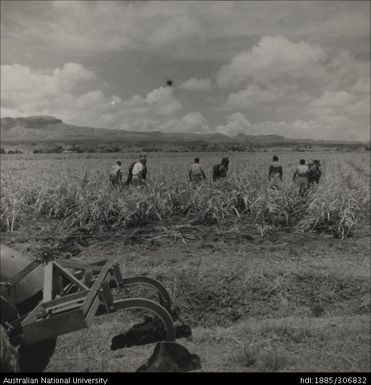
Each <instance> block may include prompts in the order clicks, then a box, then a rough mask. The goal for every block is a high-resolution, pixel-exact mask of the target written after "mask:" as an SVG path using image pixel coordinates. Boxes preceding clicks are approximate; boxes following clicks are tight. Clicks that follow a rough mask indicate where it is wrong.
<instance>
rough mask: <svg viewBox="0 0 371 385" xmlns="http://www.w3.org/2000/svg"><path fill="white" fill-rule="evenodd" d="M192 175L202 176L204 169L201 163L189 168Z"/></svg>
mask: <svg viewBox="0 0 371 385" xmlns="http://www.w3.org/2000/svg"><path fill="white" fill-rule="evenodd" d="M189 171H190V173H191V175H202V167H201V165H200V163H193V164H192V165H191V167H190V168H189Z"/></svg>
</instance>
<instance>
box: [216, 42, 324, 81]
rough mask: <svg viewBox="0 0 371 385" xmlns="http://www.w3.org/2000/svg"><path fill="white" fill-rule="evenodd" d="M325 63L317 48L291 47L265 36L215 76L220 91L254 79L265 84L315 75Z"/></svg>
mask: <svg viewBox="0 0 371 385" xmlns="http://www.w3.org/2000/svg"><path fill="white" fill-rule="evenodd" d="M326 59H327V55H326V53H325V51H324V50H323V49H322V47H321V46H319V45H314V44H309V43H306V42H304V41H301V42H299V43H294V42H291V41H290V40H288V39H287V38H286V37H283V36H265V37H263V38H262V39H261V40H260V42H259V43H258V44H257V45H255V46H253V47H252V48H251V49H250V50H245V51H242V52H240V53H238V54H237V55H236V56H234V57H233V59H232V60H231V61H230V63H228V64H226V65H224V66H222V68H221V69H220V71H219V72H218V74H217V84H218V85H219V86H220V87H229V86H235V85H240V84H241V83H244V82H246V81H248V80H249V79H254V80H255V81H259V82H262V83H264V82H267V81H270V80H272V79H277V78H279V77H281V76H290V77H303V76H304V77H308V76H311V75H317V74H318V70H319V68H318V65H319V64H321V63H323V62H324V61H325V60H326Z"/></svg>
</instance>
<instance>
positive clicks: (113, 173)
mask: <svg viewBox="0 0 371 385" xmlns="http://www.w3.org/2000/svg"><path fill="white" fill-rule="evenodd" d="M120 171H121V166H119V165H118V164H115V165H114V166H112V168H111V172H110V175H111V176H117V175H118V174H119V172H120Z"/></svg>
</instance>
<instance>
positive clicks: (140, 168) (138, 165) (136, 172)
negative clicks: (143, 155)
mask: <svg viewBox="0 0 371 385" xmlns="http://www.w3.org/2000/svg"><path fill="white" fill-rule="evenodd" d="M142 171H143V164H142V163H141V162H137V163H135V164H134V167H133V176H134V175H141V174H142Z"/></svg>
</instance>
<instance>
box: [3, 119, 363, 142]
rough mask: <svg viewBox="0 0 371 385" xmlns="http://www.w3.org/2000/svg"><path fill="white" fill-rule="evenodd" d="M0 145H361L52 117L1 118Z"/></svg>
mask: <svg viewBox="0 0 371 385" xmlns="http://www.w3.org/2000/svg"><path fill="white" fill-rule="evenodd" d="M1 142H2V143H3V144H39V143H52V142H53V143H68V144H78V143H87V142H88V143H115V144H119V145H123V146H125V145H137V146H151V145H157V146H160V145H166V144H169V145H170V144H171V145H174V144H176V145H184V144H187V143H189V144H191V143H205V144H209V145H233V144H236V145H257V146H269V145H284V144H288V145H293V144H310V145H313V144H318V145H325V144H362V143H360V142H344V141H318V140H313V139H290V138H286V137H284V136H279V135H244V134H239V135H237V136H233V137H230V136H227V135H223V134H191V133H164V132H160V131H151V132H134V131H124V130H112V129H101V128H91V127H80V126H73V125H70V124H66V123H64V122H63V121H62V120H61V119H58V118H55V117H53V116H30V117H25V118H1Z"/></svg>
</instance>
